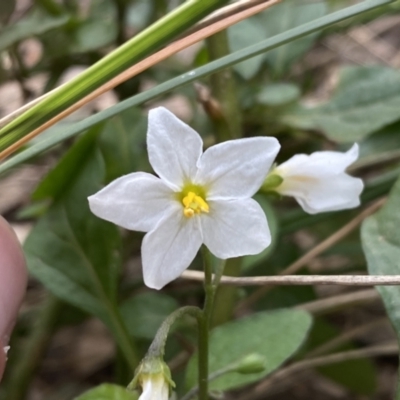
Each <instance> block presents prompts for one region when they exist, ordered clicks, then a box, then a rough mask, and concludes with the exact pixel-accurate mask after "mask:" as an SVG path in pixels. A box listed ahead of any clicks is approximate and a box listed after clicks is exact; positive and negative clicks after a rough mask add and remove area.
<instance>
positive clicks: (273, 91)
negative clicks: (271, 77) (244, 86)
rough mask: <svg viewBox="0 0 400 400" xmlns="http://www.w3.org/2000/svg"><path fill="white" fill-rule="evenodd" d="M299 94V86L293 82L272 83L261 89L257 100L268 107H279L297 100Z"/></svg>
mask: <svg viewBox="0 0 400 400" xmlns="http://www.w3.org/2000/svg"><path fill="white" fill-rule="evenodd" d="M300 95H301V92H300V88H299V87H298V86H297V85H295V84H293V83H272V84H269V85H265V86H264V87H263V88H262V89H261V91H260V92H259V93H258V95H257V100H258V102H259V103H261V104H264V105H266V106H269V107H279V106H284V105H287V104H289V103H292V102H294V101H296V100H298V99H299V98H300Z"/></svg>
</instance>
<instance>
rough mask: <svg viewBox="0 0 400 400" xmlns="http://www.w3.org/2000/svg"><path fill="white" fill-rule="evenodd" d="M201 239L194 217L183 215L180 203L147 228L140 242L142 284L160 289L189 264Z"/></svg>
mask: <svg viewBox="0 0 400 400" xmlns="http://www.w3.org/2000/svg"><path fill="white" fill-rule="evenodd" d="M201 243H202V238H201V232H200V229H199V226H198V223H197V218H196V217H194V218H186V217H185V216H184V215H183V212H182V207H181V209H180V210H178V211H177V212H173V213H171V214H170V215H169V216H168V217H166V218H165V219H164V220H163V221H161V223H160V224H159V225H157V227H156V228H155V229H154V230H152V231H151V232H149V233H148V234H147V235H146V236H145V237H144V239H143V243H142V265H143V278H144V283H145V284H146V286H148V287H150V288H153V289H161V288H162V287H164V286H165V285H166V284H167V283H169V282H171V281H173V280H174V279H176V278H177V277H178V276H180V275H181V274H182V272H183V271H184V270H185V269H186V268H188V267H189V265H190V263H191V262H192V261H193V259H194V257H195V256H196V253H197V251H198V250H199V248H200V246H201Z"/></svg>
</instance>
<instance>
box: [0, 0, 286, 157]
mask: <svg viewBox="0 0 400 400" xmlns="http://www.w3.org/2000/svg"><path fill="white" fill-rule="evenodd" d="M280 1H282V0H268V1H267V2H264V3H263V4H259V5H257V6H253V7H251V8H249V9H247V10H244V11H240V12H238V13H237V14H235V15H232V16H228V17H227V18H225V19H224V20H221V21H218V22H216V23H214V24H212V25H211V26H207V27H205V28H203V29H201V30H199V31H197V32H195V33H193V34H191V35H189V36H187V37H184V38H183V39H180V40H178V41H176V42H174V43H172V44H171V45H169V46H167V47H165V48H164V49H162V50H160V51H158V52H157V53H155V54H153V55H151V56H149V57H147V58H146V59H144V60H143V61H140V62H139V63H137V64H135V65H134V66H132V67H130V68H128V69H127V70H126V71H124V72H122V73H121V74H119V75H118V76H116V77H115V78H113V79H111V80H110V81H108V82H107V83H105V84H104V85H102V86H100V87H99V88H98V89H96V90H94V91H93V92H91V93H90V94H89V95H87V96H86V97H84V98H83V99H81V100H79V101H77V102H76V103H75V104H73V105H72V106H71V107H69V108H67V109H66V110H64V111H62V112H61V113H60V114H58V115H56V116H55V117H54V118H52V119H50V120H49V121H47V122H46V123H44V124H43V125H41V126H40V127H38V128H37V129H35V130H33V131H32V132H30V133H29V134H27V135H25V136H24V137H23V138H21V139H19V140H18V141H17V142H15V143H13V144H12V145H10V146H8V147H7V148H6V149H5V150H4V151H3V152H1V153H0V160H1V159H2V158H5V157H7V156H8V155H10V154H12V153H13V152H15V150H17V149H18V148H20V147H21V146H22V145H23V144H25V143H26V142H28V141H29V140H31V139H32V138H34V137H35V136H37V135H39V134H40V133H42V132H43V131H44V130H46V129H48V128H49V127H51V126H52V125H54V124H56V123H57V122H59V121H60V120H61V119H63V118H65V117H67V116H68V115H70V114H72V113H73V112H74V111H76V110H78V109H79V108H81V107H82V106H84V105H85V104H87V103H89V102H90V101H92V100H93V99H95V98H96V97H98V96H100V95H101V94H103V93H105V92H107V91H109V90H111V89H113V88H114V87H116V86H118V85H119V84H121V83H123V82H125V81H127V80H128V79H131V78H132V77H134V76H136V75H138V74H139V73H140V72H142V71H144V70H146V69H148V68H150V67H152V66H153V65H155V64H157V63H159V62H160V61H162V60H165V59H166V58H168V57H170V56H171V55H173V54H175V53H177V52H178V51H181V50H183V49H185V48H187V47H189V46H191V45H192V44H194V43H197V42H199V41H201V40H203V39H205V38H208V37H210V36H211V35H214V34H215V33H216V32H220V31H222V30H224V29H226V28H227V27H229V26H231V25H233V24H235V23H237V22H239V21H242V20H243V19H245V18H248V17H249V16H251V15H254V14H257V13H258V12H260V11H263V10H265V9H267V8H269V7H271V6H273V5H274V4H277V3H279V2H280ZM0 123H1V121H0Z"/></svg>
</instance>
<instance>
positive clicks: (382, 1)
mask: <svg viewBox="0 0 400 400" xmlns="http://www.w3.org/2000/svg"><path fill="white" fill-rule="evenodd" d="M391 2H393V0H366V1H364V2H362V3H360V4H356V5H354V6H351V7H347V8H345V9H343V10H340V11H337V12H334V13H332V14H329V15H326V16H324V17H321V18H318V19H317V20H315V21H312V22H309V23H307V24H304V25H301V26H299V27H296V28H293V29H290V30H288V31H286V32H284V33H281V34H279V35H276V36H274V37H272V38H269V39H266V40H264V41H262V42H260V43H257V44H255V45H253V46H250V47H247V48H245V49H243V50H240V51H237V52H235V53H232V54H230V55H228V56H225V57H222V58H220V59H218V60H216V61H213V62H211V63H209V64H207V65H205V66H202V67H200V68H197V69H194V70H192V71H189V72H187V73H185V74H183V75H180V76H178V77H176V78H173V79H170V80H169V81H167V82H164V83H162V84H160V85H158V86H156V87H155V88H152V89H150V90H148V91H146V92H143V93H140V94H138V95H136V96H133V97H131V98H129V99H126V100H124V101H122V102H120V103H119V104H117V105H115V106H113V107H110V108H108V109H107V110H104V111H102V112H100V113H98V114H96V115H93V116H91V117H88V118H86V119H85V120H82V121H80V122H78V123H76V124H75V125H73V126H72V127H70V128H68V129H66V130H65V131H64V132H63V133H62V134H60V135H58V136H57V137H50V138H48V139H45V140H43V141H41V142H40V143H37V144H36V145H34V146H32V147H31V148H29V149H27V150H24V151H23V152H22V153H20V154H17V155H16V156H14V157H13V158H11V159H10V160H8V161H6V162H4V163H3V164H2V165H0V173H3V172H5V171H7V170H8V169H10V168H12V167H14V166H16V165H18V164H20V163H22V162H24V161H26V160H28V159H30V158H32V157H34V156H36V155H38V154H40V153H41V152H43V151H45V150H47V149H49V148H51V147H52V146H54V145H56V144H57V143H60V142H62V141H63V140H65V139H68V138H70V137H72V136H74V135H76V134H78V133H80V132H82V131H85V130H87V129H88V128H90V127H91V126H93V125H95V124H97V123H99V122H102V121H105V120H107V119H109V118H111V117H113V116H115V115H117V114H119V113H121V112H123V111H125V110H127V109H129V108H131V107H135V106H138V105H141V104H143V103H145V102H147V101H149V100H152V99H154V98H156V97H158V96H160V95H163V94H165V93H167V92H169V91H171V90H174V89H176V88H178V87H181V86H183V85H186V84H188V83H191V82H193V81H195V80H197V79H199V78H202V77H204V76H207V75H210V74H212V73H215V72H217V71H221V70H222V69H224V68H227V67H230V66H232V65H234V64H236V63H239V62H241V61H244V60H246V59H248V58H251V57H254V56H256V55H258V54H261V53H263V52H266V51H268V50H272V49H274V48H276V47H279V46H281V45H283V44H286V43H289V42H291V41H293V40H296V39H297V38H300V37H303V36H306V35H308V34H310V33H313V32H315V31H318V30H320V29H324V28H326V27H328V26H331V25H333V24H335V23H338V22H340V21H343V20H345V19H347V18H351V17H354V16H356V15H358V14H361V13H363V12H366V11H370V10H372V9H374V8H377V7H381V6H383V5H386V4H389V3H391ZM2 156H3V154H2V153H0V158H1V157H2Z"/></svg>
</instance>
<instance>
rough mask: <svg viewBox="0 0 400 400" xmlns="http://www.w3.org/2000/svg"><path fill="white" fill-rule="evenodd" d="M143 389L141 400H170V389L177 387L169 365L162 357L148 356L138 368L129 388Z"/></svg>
mask: <svg viewBox="0 0 400 400" xmlns="http://www.w3.org/2000/svg"><path fill="white" fill-rule="evenodd" d="M138 386H140V387H141V389H142V394H141V395H140V397H139V400H168V399H169V394H170V389H171V388H173V387H175V383H174V382H173V381H172V379H171V371H170V369H169V367H168V365H167V364H166V363H165V362H164V361H163V360H161V359H160V358H154V357H146V358H144V359H143V361H142V362H141V363H140V365H139V367H138V368H137V370H136V373H135V377H134V378H133V380H132V382H131V383H130V384H129V386H128V389H129V390H133V389H135V388H137V387H138Z"/></svg>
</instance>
